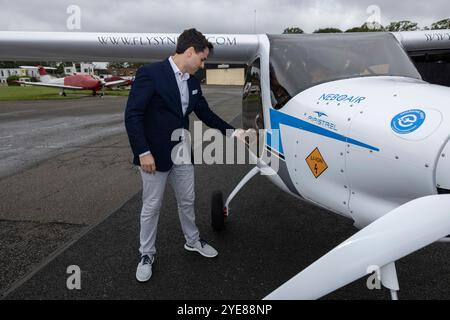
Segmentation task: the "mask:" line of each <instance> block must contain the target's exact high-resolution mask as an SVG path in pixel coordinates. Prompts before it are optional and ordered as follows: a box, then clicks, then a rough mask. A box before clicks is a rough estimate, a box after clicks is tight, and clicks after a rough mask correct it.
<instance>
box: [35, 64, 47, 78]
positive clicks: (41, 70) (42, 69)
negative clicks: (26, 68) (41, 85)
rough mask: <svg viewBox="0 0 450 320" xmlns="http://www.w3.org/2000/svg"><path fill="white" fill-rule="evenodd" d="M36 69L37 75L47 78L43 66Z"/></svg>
mask: <svg viewBox="0 0 450 320" xmlns="http://www.w3.org/2000/svg"><path fill="white" fill-rule="evenodd" d="M37 68H38V71H39V74H40V75H41V76H47V75H48V74H47V71H45V68H44V67H43V66H41V65H38V66H37Z"/></svg>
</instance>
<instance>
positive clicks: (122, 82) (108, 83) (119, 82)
mask: <svg viewBox="0 0 450 320" xmlns="http://www.w3.org/2000/svg"><path fill="white" fill-rule="evenodd" d="M128 82H130V81H129V80H116V81H109V82H105V83H103V86H104V87H106V88H109V87H115V86H120V85H122V84H125V83H128Z"/></svg>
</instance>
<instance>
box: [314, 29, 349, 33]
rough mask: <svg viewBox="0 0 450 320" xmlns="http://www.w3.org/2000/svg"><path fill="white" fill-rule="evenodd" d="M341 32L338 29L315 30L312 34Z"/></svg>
mask: <svg viewBox="0 0 450 320" xmlns="http://www.w3.org/2000/svg"><path fill="white" fill-rule="evenodd" d="M341 32H342V30H341V29H338V28H323V29H317V30H316V31H314V32H313V33H341Z"/></svg>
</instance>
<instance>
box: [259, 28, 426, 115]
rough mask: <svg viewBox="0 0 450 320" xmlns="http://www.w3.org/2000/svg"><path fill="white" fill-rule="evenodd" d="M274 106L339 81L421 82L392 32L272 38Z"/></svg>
mask: <svg viewBox="0 0 450 320" xmlns="http://www.w3.org/2000/svg"><path fill="white" fill-rule="evenodd" d="M268 37H269V40H270V82H271V83H270V85H271V93H272V98H273V99H272V100H274V101H273V102H272V103H273V106H274V107H275V108H281V107H282V106H283V105H284V104H285V103H286V102H287V101H289V99H290V98H291V97H293V96H295V95H297V94H298V93H300V92H301V91H303V90H305V89H308V88H310V87H313V86H315V85H317V84H320V83H324V82H329V81H333V80H338V79H348V78H355V77H367V76H401V77H409V78H415V79H421V77H420V75H419V73H418V71H417V69H416V68H415V67H414V65H413V63H412V62H411V60H410V59H409V57H408V55H407V54H406V53H405V52H404V50H403V49H402V47H401V46H400V44H399V43H398V42H397V40H396V39H395V38H394V36H393V35H391V34H390V33H356V34H332V35H331V34H314V35H269V36H268Z"/></svg>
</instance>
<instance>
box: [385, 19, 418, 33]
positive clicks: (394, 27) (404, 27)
mask: <svg viewBox="0 0 450 320" xmlns="http://www.w3.org/2000/svg"><path fill="white" fill-rule="evenodd" d="M416 30H419V27H418V26H417V22H411V21H409V20H403V21H394V22H391V23H390V24H389V25H388V26H386V31H390V32H397V31H416Z"/></svg>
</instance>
